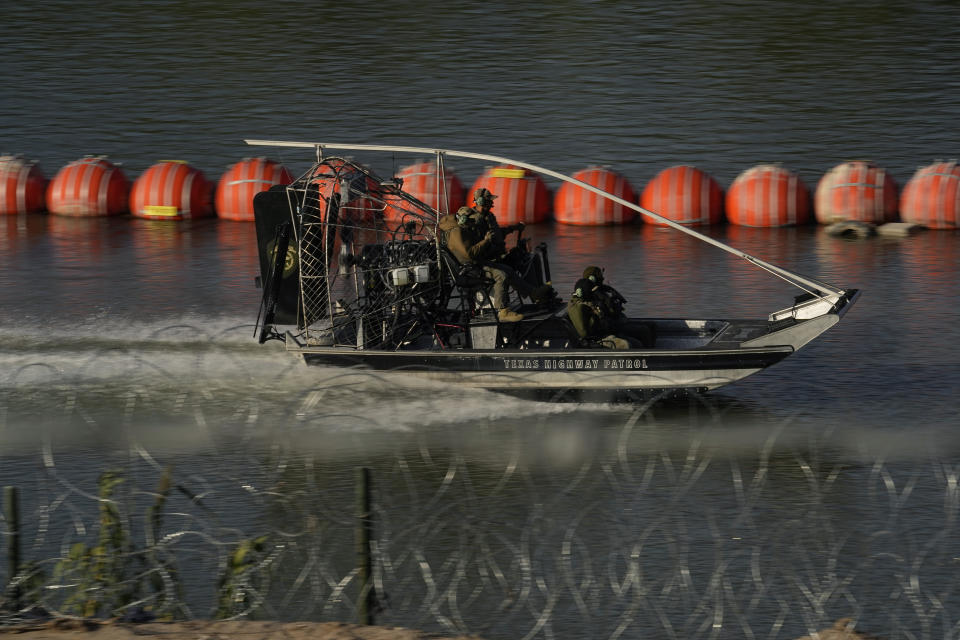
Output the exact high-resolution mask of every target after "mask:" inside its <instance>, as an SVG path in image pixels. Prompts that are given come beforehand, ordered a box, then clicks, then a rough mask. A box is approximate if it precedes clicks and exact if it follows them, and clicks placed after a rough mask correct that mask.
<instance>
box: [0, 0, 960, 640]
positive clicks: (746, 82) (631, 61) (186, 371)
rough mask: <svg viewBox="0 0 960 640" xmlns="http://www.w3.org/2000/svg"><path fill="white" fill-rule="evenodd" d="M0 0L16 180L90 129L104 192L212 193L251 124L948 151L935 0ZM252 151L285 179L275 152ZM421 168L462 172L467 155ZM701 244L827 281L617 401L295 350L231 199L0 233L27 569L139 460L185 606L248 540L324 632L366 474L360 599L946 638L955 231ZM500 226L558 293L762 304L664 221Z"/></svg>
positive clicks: (569, 148) (75, 528) (438, 615)
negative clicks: (671, 377) (156, 183)
mask: <svg viewBox="0 0 960 640" xmlns="http://www.w3.org/2000/svg"><path fill="white" fill-rule="evenodd" d="M4 12H5V15H4V20H3V22H2V23H0V54H2V58H3V60H4V64H3V65H2V67H0V151H2V152H9V153H23V154H25V155H26V156H27V157H29V158H33V159H37V160H38V161H39V162H40V165H41V167H42V168H43V169H44V171H45V172H46V174H47V176H48V177H52V176H53V175H54V174H55V172H56V171H57V169H58V168H59V167H61V166H62V165H64V164H66V163H67V162H69V161H71V160H74V159H76V158H78V157H80V156H82V155H85V154H108V155H109V156H110V157H111V159H113V160H114V161H117V162H121V163H123V166H124V168H125V170H126V171H127V173H128V175H129V176H130V177H131V178H133V177H136V176H137V175H138V174H139V173H140V172H142V171H143V170H145V169H146V168H147V167H149V166H150V165H152V164H153V163H154V162H156V161H157V160H160V159H167V158H176V159H183V160H187V161H189V162H191V163H192V164H193V165H194V166H196V167H198V168H200V169H201V170H203V171H204V172H205V173H206V174H207V175H208V176H209V177H210V178H212V179H216V178H218V177H219V175H220V174H221V173H222V172H223V171H224V170H225V169H226V168H227V167H228V166H229V165H230V164H232V163H233V162H235V161H237V160H239V159H240V158H242V157H245V156H248V155H260V154H264V153H267V152H268V150H264V149H253V148H250V147H247V146H245V145H244V144H243V142H242V140H243V139H244V138H250V137H252V138H266V139H284V140H308V141H330V142H357V143H384V144H400V145H412V146H429V147H441V148H452V149H461V150H469V151H476V152H480V153H489V154H494V155H501V156H507V157H515V158H517V159H519V160H523V161H526V162H531V163H535V164H540V165H543V166H547V167H549V168H551V169H554V170H558V171H566V172H573V171H576V170H578V169H580V168H583V167H584V166H586V165H588V164H594V163H596V164H606V165H609V166H611V167H612V168H614V169H616V170H618V171H620V172H622V173H623V174H624V175H626V176H627V177H628V179H630V180H631V182H632V183H633V184H634V186H635V187H637V188H638V189H639V188H642V185H643V184H645V182H646V181H647V180H649V179H650V178H651V177H653V175H655V174H656V173H657V172H658V171H659V170H661V169H663V168H665V167H667V166H670V165H672V164H679V163H684V164H695V165H697V166H698V167H700V168H702V169H704V170H705V171H707V172H709V173H711V174H712V175H713V176H714V177H715V178H717V180H718V181H719V182H720V183H721V184H722V185H723V186H724V187H726V186H728V185H729V184H730V182H731V181H732V180H733V179H734V178H735V177H736V175H737V174H739V173H740V172H741V171H743V170H745V169H748V168H749V167H751V166H753V165H755V164H758V163H761V162H781V163H783V164H784V165H785V166H787V167H788V168H790V169H792V170H794V171H796V172H797V173H799V174H800V176H801V177H802V178H803V179H804V180H805V181H806V183H807V184H808V186H810V187H811V189H812V188H814V187H815V185H816V181H817V180H818V179H819V177H820V176H821V175H822V174H823V173H824V172H825V171H827V170H828V169H829V168H831V167H832V166H834V165H835V164H837V163H839V162H843V161H846V160H851V159H868V160H872V161H874V162H876V163H877V164H879V165H880V166H882V167H884V168H886V169H887V170H888V172H889V173H891V174H892V175H893V176H894V177H895V179H896V180H897V181H898V183H899V184H900V185H903V184H905V182H906V181H907V180H908V179H909V178H910V176H911V175H912V172H913V171H914V169H915V168H916V167H918V166H922V165H926V164H929V163H930V162H932V161H933V160H935V159H938V158H950V157H955V156H956V155H957V153H958V151H957V150H958V149H960V129H958V128H957V127H956V123H957V121H958V116H960V107H958V103H957V101H956V93H957V90H958V84H960V80H958V78H960V73H958V71H960V69H958V64H957V60H958V59H960V56H958V54H960V14H958V13H957V12H956V11H955V9H954V8H953V6H952V4H951V3H948V2H933V1H923V2H916V3H899V2H890V3H880V4H876V5H871V6H864V5H848V4H843V3H809V4H802V5H800V6H786V5H780V4H777V3H764V2H758V1H742V2H731V3H726V4H724V5H723V6H722V7H711V6H709V5H704V4H702V3H696V2H686V1H683V2H674V3H670V4H669V6H663V5H661V4H654V3H635V4H628V3H618V2H557V3H553V4H551V5H549V6H540V5H538V4H536V3H510V4H507V3H504V4H499V3H494V4H489V3H488V4H482V5H469V4H463V5H459V4H457V3H454V4H453V5H451V4H450V3H439V2H431V1H429V0H428V1H426V2H418V3H413V2H405V1H401V2H395V3H391V4H389V5H384V6H383V7H369V8H358V7H352V6H348V5H343V4H335V3H327V2H321V3H299V2H294V3H287V4H285V5H284V6H283V7H282V8H280V7H276V6H271V5H267V4H263V3H255V2H244V1H241V2H234V3H231V4H230V7H229V10H227V9H225V8H224V6H223V5H221V4H220V3H213V2H192V3H179V2H178V3H167V2H141V3H136V4H132V3H131V4H129V5H127V6H124V7H123V8H118V6H116V5H110V4H106V5H102V6H100V7H93V6H85V5H83V4H77V3H66V2H40V3H33V4H18V5H13V6H10V7H5V9H4ZM269 154H270V155H271V156H272V157H275V158H277V159H279V160H281V161H283V162H284V163H285V164H287V166H288V167H290V168H291V169H292V170H294V171H295V172H297V171H298V170H303V169H305V168H306V167H307V166H308V165H309V162H310V160H311V158H310V157H309V156H308V155H305V154H303V153H302V152H301V151H296V150H292V151H291V150H281V151H277V152H274V151H272V150H269ZM408 160H411V159H408V158H389V159H387V161H386V164H385V165H381V166H379V167H375V168H379V169H381V170H382V171H383V172H384V173H388V172H389V171H390V170H392V169H393V168H395V167H396V166H397V165H401V166H402V165H403V164H406V162H407V161H408ZM454 169H455V170H456V171H457V173H458V175H460V176H461V178H462V179H463V180H464V182H465V183H469V182H470V181H472V180H473V178H474V177H476V175H478V174H479V173H480V171H482V169H483V167H482V166H481V165H479V164H476V165H472V164H470V163H469V162H467V161H464V162H458V163H457V164H456V165H455V167H454ZM551 186H553V187H556V186H557V185H555V184H552V183H551ZM706 232H707V233H708V234H709V235H712V236H714V237H717V238H719V239H721V240H723V241H725V242H728V243H730V244H732V245H734V246H736V247H737V248H740V249H742V250H744V251H747V252H748V253H752V254H754V255H757V256H759V257H761V258H764V259H767V260H769V261H771V262H773V263H775V264H779V265H781V266H784V267H786V268H788V269H792V270H796V271H798V272H800V273H803V274H807V275H811V276H814V277H817V278H820V279H822V280H825V281H826V282H829V283H831V284H835V285H837V286H841V287H856V288H860V289H862V290H863V296H862V297H861V299H860V301H859V302H858V303H857V304H856V305H855V307H854V308H853V309H852V310H851V312H850V313H849V314H848V315H847V316H846V317H845V318H844V320H843V321H842V322H841V323H840V324H839V325H837V326H836V327H835V328H833V329H831V330H830V331H829V332H828V333H827V334H825V335H824V336H823V337H822V338H821V339H819V340H817V341H815V342H814V343H812V344H810V345H808V346H807V347H806V348H805V349H804V350H803V351H801V352H799V353H797V354H796V355H794V356H791V357H790V358H788V359H787V360H785V361H784V362H783V363H781V364H779V365H777V366H775V367H773V368H771V369H770V370H768V371H765V372H762V373H761V374H758V375H756V376H753V377H751V378H748V379H746V380H744V381H742V382H740V383H737V384H735V385H732V386H730V387H727V388H725V389H723V390H722V391H720V392H717V393H714V394H710V395H709V396H706V397H703V398H693V399H688V400H684V401H680V402H668V403H658V404H655V405H653V406H646V405H631V404H623V403H612V402H603V401H598V402H589V403H582V404H578V403H572V402H548V401H544V400H542V399H541V400H531V399H525V398H515V397H511V396H503V395H499V394H491V393H487V392H481V391H462V390H456V389H451V388H442V387H440V388H437V387H417V386H413V385H411V384H410V383H408V382H406V381H404V380H402V379H399V380H398V379H396V378H391V377H384V378H371V377H370V376H365V375H359V374H344V373H343V372H339V371H333V370H324V369H311V370H308V369H306V368H305V367H303V366H302V364H301V363H299V362H298V361H296V360H295V359H293V358H292V357H291V356H289V355H287V354H285V353H284V352H283V351H282V348H281V347H280V346H279V345H277V344H276V343H274V344H268V345H264V346H261V345H258V344H256V341H255V340H254V339H253V323H254V320H255V318H256V314H257V308H258V304H259V297H258V294H259V292H258V290H256V289H255V288H254V287H253V277H254V275H256V270H257V264H256V255H255V242H254V230H253V226H252V225H249V224H243V223H234V222H228V221H218V220H215V219H214V220H198V221H193V222H186V223H182V224H181V223H177V224H168V223H158V222H148V221H140V220H131V219H128V218H125V217H124V218H117V219H98V220H74V219H67V218H58V217H53V216H46V215H31V216H21V217H7V218H6V219H3V220H0V456H2V457H0V484H3V485H15V486H18V487H19V488H20V491H21V501H22V502H23V511H24V513H25V514H26V516H27V518H28V520H27V522H28V523H29V526H28V528H27V531H26V543H25V551H24V554H25V555H26V556H28V557H29V559H32V560H34V561H36V562H40V563H46V564H45V565H44V566H45V567H46V569H47V570H48V573H52V569H53V564H54V562H55V559H56V558H57V557H58V556H60V555H61V554H62V553H63V550H64V549H65V548H66V546H67V545H68V543H70V542H74V541H78V540H88V541H89V540H90V537H89V536H90V535H92V534H91V533H90V532H91V531H94V530H95V529H96V504H97V503H96V492H97V488H96V478H97V476H98V475H99V474H100V473H101V472H103V471H105V470H106V469H108V468H119V469H123V470H125V473H126V474H127V478H128V482H127V486H128V490H127V493H125V494H124V496H125V498H124V499H125V502H124V504H125V506H126V507H127V508H128V509H129V510H130V512H131V516H130V517H131V521H135V522H136V523H139V522H140V521H141V520H140V519H141V516H142V508H143V507H144V504H148V503H149V501H150V499H151V497H150V496H151V492H153V491H154V489H155V487H156V485H157V481H158V477H159V474H160V469H161V468H162V467H164V466H166V465H172V467H173V469H174V474H175V478H176V481H177V483H178V485H179V486H180V487H181V488H183V489H184V491H182V492H180V493H176V494H174V495H173V496H172V497H171V498H170V508H169V511H170V513H169V515H168V518H167V521H166V524H165V526H166V530H167V533H168V534H169V535H170V536H171V537H170V539H169V540H167V542H166V543H165V544H168V545H169V549H170V553H171V554H173V555H174V556H176V558H177V560H178V562H179V564H180V571H181V574H182V580H183V584H184V595H183V596H182V602H183V603H184V604H185V606H187V607H188V608H189V614H190V615H195V616H208V615H211V613H212V612H213V610H214V609H215V607H216V603H215V602H214V598H215V596H214V593H215V585H214V579H213V578H211V576H213V575H215V574H216V573H217V572H218V571H220V570H221V567H222V564H223V563H224V562H225V554H226V553H227V549H229V548H231V547H230V545H232V544H234V543H236V542H237V541H239V540H243V539H247V538H252V537H254V536H257V535H260V534H262V533H266V534H269V535H271V536H273V538H272V540H274V541H275V540H276V539H283V540H285V543H284V544H285V545H286V546H282V545H279V543H276V544H275V546H274V547H272V548H273V549H278V548H281V547H282V548H283V549H284V551H283V552H282V553H281V552H275V553H274V555H273V556H269V558H273V560H271V562H272V563H273V564H270V563H267V564H269V567H267V568H266V569H264V570H263V572H262V573H261V575H264V576H266V575H269V576H270V581H271V582H270V584H269V588H267V587H265V586H264V585H263V584H260V585H259V587H263V590H264V592H268V593H269V594H270V595H269V596H268V597H267V600H266V604H265V605H264V608H262V609H261V610H260V615H262V616H265V617H278V618H288V619H295V618H311V619H343V620H347V619H351V617H352V616H353V613H352V611H353V609H352V600H351V599H350V598H352V597H353V596H352V595H348V593H349V592H350V589H352V588H353V586H354V585H353V584H352V583H351V584H350V585H348V586H349V588H347V589H346V590H345V591H344V592H343V594H341V593H340V591H338V589H337V588H336V587H337V584H338V583H339V582H340V581H341V580H343V579H344V577H345V576H348V575H349V573H350V570H351V568H352V566H353V563H352V562H351V555H350V554H352V550H351V547H350V543H349V537H350V535H351V533H350V529H349V521H350V517H349V516H350V514H351V513H352V511H353V494H352V492H353V470H354V469H355V468H356V467H358V466H367V467H370V468H371V469H372V473H373V477H374V485H373V486H374V490H373V491H374V500H375V502H376V503H377V504H378V505H379V506H378V507H377V508H378V511H377V518H378V523H379V524H378V525H377V526H376V527H375V531H376V533H375V537H376V540H377V543H378V546H377V548H378V549H379V553H380V556H379V557H380V559H381V562H380V565H379V567H380V568H379V569H378V571H380V572H381V573H380V574H379V575H380V576H381V580H382V581H383V584H382V587H383V590H385V591H386V594H387V596H388V597H389V601H388V602H386V603H383V604H382V606H383V611H381V612H380V613H379V614H378V615H379V616H380V618H379V619H380V620H381V621H384V622H385V623H389V624H402V625H408V626H416V627H420V628H426V629H434V630H441V631H451V630H458V629H459V630H464V629H466V630H470V631H474V632H477V633H484V634H485V635H488V636H489V637H493V638H519V637H544V638H548V637H557V638H582V637H598V638H607V637H647V636H649V635H655V636H659V637H699V636H703V637H744V635H750V633H752V634H753V635H762V636H764V637H796V636H799V635H802V634H803V633H806V632H808V630H810V629H813V628H821V627H823V626H826V625H828V624H830V623H832V621H833V620H834V619H836V618H839V617H841V616H853V617H858V618H860V623H859V625H860V628H868V629H869V630H871V631H873V632H875V633H880V634H883V635H884V636H885V637H901V636H904V637H905V634H908V633H910V634H913V636H912V637H933V636H937V637H954V635H955V633H956V632H955V628H954V625H956V624H957V623H958V621H960V609H958V602H957V600H958V596H957V595H956V594H957V589H956V586H957V583H956V578H955V575H954V574H955V573H956V564H955V562H956V559H957V557H958V556H960V549H958V548H957V546H956V543H955V542H952V539H956V535H955V533H956V531H955V529H954V527H955V524H956V510H957V492H956V480H957V476H958V464H960V456H958V453H960V441H958V438H957V435H956V432H955V425H956V424H957V423H958V418H960V411H958V402H957V400H956V398H957V392H958V390H960V357H958V348H957V344H958V343H960V329H958V326H957V324H958V323H957V308H958V306H960V287H958V285H957V282H958V278H960V256H958V254H960V237H958V236H957V235H956V233H953V232H928V233H924V234H921V235H917V236H914V237H910V238H903V239H884V238H873V239H863V240H850V239H842V238H835V237H831V236H828V235H827V234H825V233H824V231H823V230H822V229H819V228H815V227H804V228H795V229H774V230H765V229H747V228H739V227H733V226H729V227H716V228H711V229H709V230H707V231H706ZM527 233H528V235H531V236H532V237H533V238H534V239H535V240H536V241H541V240H542V241H544V242H546V243H547V245H548V246H549V248H550V255H551V263H552V267H553V276H554V283H555V284H556V285H557V287H558V289H560V293H561V295H564V296H566V295H567V293H568V292H567V290H568V289H569V288H570V287H571V286H572V283H573V282H574V281H575V280H576V279H577V277H578V274H579V273H580V271H581V270H582V269H583V267H584V266H586V265H587V264H591V263H599V264H600V265H602V266H604V267H605V268H606V270H607V277H608V280H609V281H611V282H612V283H613V284H614V285H615V286H617V287H618V288H619V289H620V290H621V291H622V292H623V293H624V294H625V295H626V297H627V298H628V300H629V309H630V310H631V312H633V313H638V314H645V315H650V316H661V317H663V316H667V317H673V316H687V317H731V316H733V317H755V316H762V315H764V314H766V313H769V312H770V311H773V310H775V309H779V308H781V307H784V306H787V305H788V304H789V303H790V301H791V299H792V296H793V295H795V293H797V292H795V291H793V290H791V289H789V288H788V287H786V285H783V284H782V283H780V282H779V281H778V280H776V279H774V278H771V277H770V276H768V275H766V274H764V273H762V272H759V271H757V270H756V269H754V268H752V267H750V266H749V265H748V264H746V263H744V262H742V261H739V260H737V259H736V258H733V257H732V256H730V255H728V254H726V253H723V252H721V251H718V250H717V249H715V248H712V247H709V246H707V245H705V244H702V243H699V242H697V241H696V240H693V239H691V238H687V237H686V236H683V235H681V234H679V233H677V232H675V231H672V230H669V229H660V228H653V227H652V226H643V225H637V226H631V227H627V228H604V229H581V228H574V227H563V226H560V225H554V224H552V223H547V224H543V225H537V226H533V227H530V228H529V229H528V231H527ZM187 493H189V494H191V495H192V496H194V499H188V497H187ZM197 496H200V498H197ZM198 505H200V506H198ZM318 523H320V524H318ZM131 526H132V530H136V531H137V532H138V533H137V535H140V532H139V529H138V527H139V524H134V525H131ZM951 536H952V538H951ZM317 549H319V551H317ZM5 571H6V568H5V567H4V568H2V569H0V576H5V575H6V574H5V573H4V572H5ZM498 576H499V577H498ZM505 594H507V595H505ZM55 596H56V593H55V590H48V593H47V596H46V597H47V599H48V601H49V602H54V601H56V597H55ZM344 597H346V600H344V599H343V598H344ZM241 608H242V607H241Z"/></svg>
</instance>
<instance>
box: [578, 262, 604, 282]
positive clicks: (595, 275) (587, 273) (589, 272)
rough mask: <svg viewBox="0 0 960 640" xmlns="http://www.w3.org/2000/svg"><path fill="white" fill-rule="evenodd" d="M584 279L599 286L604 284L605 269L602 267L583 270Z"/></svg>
mask: <svg viewBox="0 0 960 640" xmlns="http://www.w3.org/2000/svg"><path fill="white" fill-rule="evenodd" d="M583 277H584V278H587V279H588V280H593V281H594V282H595V283H597V284H603V269H601V268H600V267H593V266H590V267H587V268H586V269H584V270H583Z"/></svg>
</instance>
